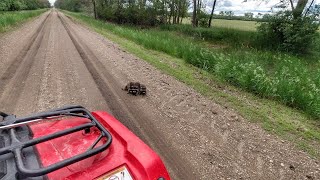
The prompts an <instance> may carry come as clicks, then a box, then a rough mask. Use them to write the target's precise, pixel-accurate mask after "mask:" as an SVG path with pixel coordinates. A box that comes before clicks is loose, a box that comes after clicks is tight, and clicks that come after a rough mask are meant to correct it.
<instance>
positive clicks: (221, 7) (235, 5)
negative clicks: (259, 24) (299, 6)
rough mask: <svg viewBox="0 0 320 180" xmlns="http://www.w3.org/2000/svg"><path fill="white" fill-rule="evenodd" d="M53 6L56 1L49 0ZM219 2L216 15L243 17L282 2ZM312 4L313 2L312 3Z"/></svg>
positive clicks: (210, 0)
mask: <svg viewBox="0 0 320 180" xmlns="http://www.w3.org/2000/svg"><path fill="white" fill-rule="evenodd" d="M49 1H50V2H51V3H52V4H53V3H54V2H55V0H49ZM204 1H206V4H207V8H206V10H207V11H208V12H210V11H211V8H212V4H213V0H204ZM244 1H245V0H217V5H216V9H215V13H216V14H218V13H219V12H220V11H233V12H234V14H236V15H243V14H244V13H246V12H252V13H254V14H255V15H256V14H258V13H262V14H265V13H271V8H272V7H273V6H275V5H276V4H278V3H279V2H280V0H264V1H263V0H246V2H244ZM310 2H311V1H310ZM315 4H320V0H315Z"/></svg>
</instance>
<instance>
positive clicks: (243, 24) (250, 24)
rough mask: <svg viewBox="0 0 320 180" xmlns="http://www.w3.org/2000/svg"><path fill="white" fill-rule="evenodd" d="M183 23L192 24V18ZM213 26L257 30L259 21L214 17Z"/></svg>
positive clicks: (184, 20)
mask: <svg viewBox="0 0 320 180" xmlns="http://www.w3.org/2000/svg"><path fill="white" fill-rule="evenodd" d="M182 24H191V20H190V18H185V19H183V21H182ZM211 25H212V27H221V28H231V29H239V30H243V31H255V30H256V27H257V22H255V21H241V20H226V19H213V20H212V24H211Z"/></svg>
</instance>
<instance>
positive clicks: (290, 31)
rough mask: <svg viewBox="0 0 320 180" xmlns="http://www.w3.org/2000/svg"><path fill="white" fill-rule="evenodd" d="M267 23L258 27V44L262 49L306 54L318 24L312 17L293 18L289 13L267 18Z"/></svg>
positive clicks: (311, 44) (316, 34)
mask: <svg viewBox="0 0 320 180" xmlns="http://www.w3.org/2000/svg"><path fill="white" fill-rule="evenodd" d="M268 18H269V19H268V22H264V23H261V24H260V26H259V27H258V29H257V30H258V35H259V36H258V37H259V38H258V42H259V44H260V45H261V46H262V47H267V48H270V49H275V50H280V51H285V52H290V53H293V54H306V53H308V52H310V50H311V48H312V47H313V44H314V41H315V39H317V38H318V37H317V36H318V33H317V30H318V24H317V23H315V22H314V17H313V16H308V17H298V18H294V17H293V15H292V13H291V12H289V11H284V12H279V13H277V14H276V15H273V16H269V17H268Z"/></svg>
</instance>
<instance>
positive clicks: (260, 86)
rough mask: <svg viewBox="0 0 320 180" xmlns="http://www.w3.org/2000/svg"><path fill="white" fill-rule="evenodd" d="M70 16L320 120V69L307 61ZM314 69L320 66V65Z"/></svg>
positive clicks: (168, 32) (166, 32) (80, 16)
mask: <svg viewBox="0 0 320 180" xmlns="http://www.w3.org/2000/svg"><path fill="white" fill-rule="evenodd" d="M68 14H70V15H72V16H74V17H76V18H78V19H81V20H82V21H84V22H86V23H87V24H91V25H92V26H94V27H97V28H101V29H103V30H108V31H111V32H113V33H114V34H116V35H119V36H121V37H125V38H127V39H129V40H131V41H134V42H135V43H137V44H140V45H142V46H144V47H145V48H149V49H153V50H157V51H162V52H165V53H167V54H169V55H172V56H175V57H178V58H182V59H184V60H185V61H186V62H187V63H190V64H192V65H194V66H197V67H199V68H202V69H205V70H206V71H208V72H210V73H213V74H215V75H217V76H218V77H220V78H221V79H222V80H224V81H227V82H229V83H231V84H233V85H235V86H238V87H240V88H243V89H245V90H247V91H250V92H252V93H254V94H256V95H259V96H261V97H265V98H270V99H274V100H278V101H280V102H282V103H284V104H286V105H288V106H291V107H294V108H299V109H301V110H303V111H305V112H306V113H308V114H309V115H311V116H312V117H314V118H316V119H319V118H320V70H318V69H313V68H312V65H310V64H308V63H307V62H305V61H304V60H303V59H299V58H297V57H295V56H290V55H286V54H281V53H275V52H265V51H257V50H250V49H235V50H231V51H230V50H229V51H225V50H219V49H212V48H208V47H207V46H204V45H202V44H201V43H199V42H197V41H193V40H192V39H190V38H187V37H183V36H177V35H176V34H175V33H173V32H170V31H163V30H159V29H151V30H142V29H138V28H134V27H126V26H118V25H114V24H110V23H105V22H102V21H97V20H93V18H91V17H88V16H84V15H82V14H77V13H69V12H68ZM314 66H319V62H315V65H314Z"/></svg>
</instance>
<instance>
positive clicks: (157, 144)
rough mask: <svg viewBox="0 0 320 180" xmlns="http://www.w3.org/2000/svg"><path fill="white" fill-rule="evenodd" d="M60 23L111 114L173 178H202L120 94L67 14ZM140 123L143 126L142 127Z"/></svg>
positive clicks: (119, 87) (60, 17)
mask: <svg viewBox="0 0 320 180" xmlns="http://www.w3.org/2000/svg"><path fill="white" fill-rule="evenodd" d="M58 17H59V19H60V20H61V23H62V24H63V26H64V27H65V29H66V31H67V32H68V34H69V36H70V38H71V40H72V42H73V44H74V45H75V47H76V49H77V51H78V52H79V54H80V56H81V58H82V59H83V62H84V64H85V65H86V67H87V68H88V70H89V72H90V74H91V75H92V78H93V79H94V81H95V83H96V84H97V86H98V88H99V90H100V92H101V94H102V96H103V97H104V98H105V101H106V102H107V103H108V105H109V106H110V108H111V111H112V114H113V115H114V116H115V117H116V118H117V119H119V120H120V121H121V122H122V123H123V124H125V125H126V126H127V127H129V129H131V130H132V131H133V132H135V133H136V134H137V135H138V136H139V137H140V138H141V139H143V140H144V141H145V142H147V143H148V144H149V145H151V146H152V147H153V148H155V150H156V151H157V152H158V153H160V154H161V156H162V157H163V158H164V159H165V162H166V165H167V168H170V169H171V170H172V172H175V173H174V174H171V176H173V178H174V179H184V178H185V177H189V178H190V179H196V177H200V175H197V174H196V173H194V172H193V170H192V169H191V167H192V166H191V165H190V164H189V163H188V162H187V161H184V160H183V158H182V157H179V153H178V152H175V151H174V150H173V149H172V148H170V146H169V145H168V144H167V143H166V142H164V141H163V139H162V136H163V135H162V134H161V133H160V132H159V131H158V130H157V129H155V128H153V126H148V122H149V121H150V119H149V118H148V117H147V116H146V115H145V114H144V112H141V111H140V110H138V109H136V108H135V107H136V104H133V103H131V101H130V100H127V101H126V98H125V97H120V96H119V94H118V93H117V89H118V90H120V89H121V85H119V83H117V82H116V81H115V80H114V78H113V77H112V75H111V74H109V73H108V70H107V69H105V67H104V65H103V64H102V63H101V62H100V61H99V59H98V58H97V57H96V56H95V55H94V53H93V52H92V51H91V50H90V48H88V47H87V46H86V44H84V43H82V42H81V39H80V38H78V37H77V35H76V34H75V33H74V32H73V31H72V28H71V27H70V26H69V25H68V23H67V22H66V21H65V20H64V17H62V15H60V14H59V13H58ZM139 125H140V126H139ZM144 127H145V128H144Z"/></svg>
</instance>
